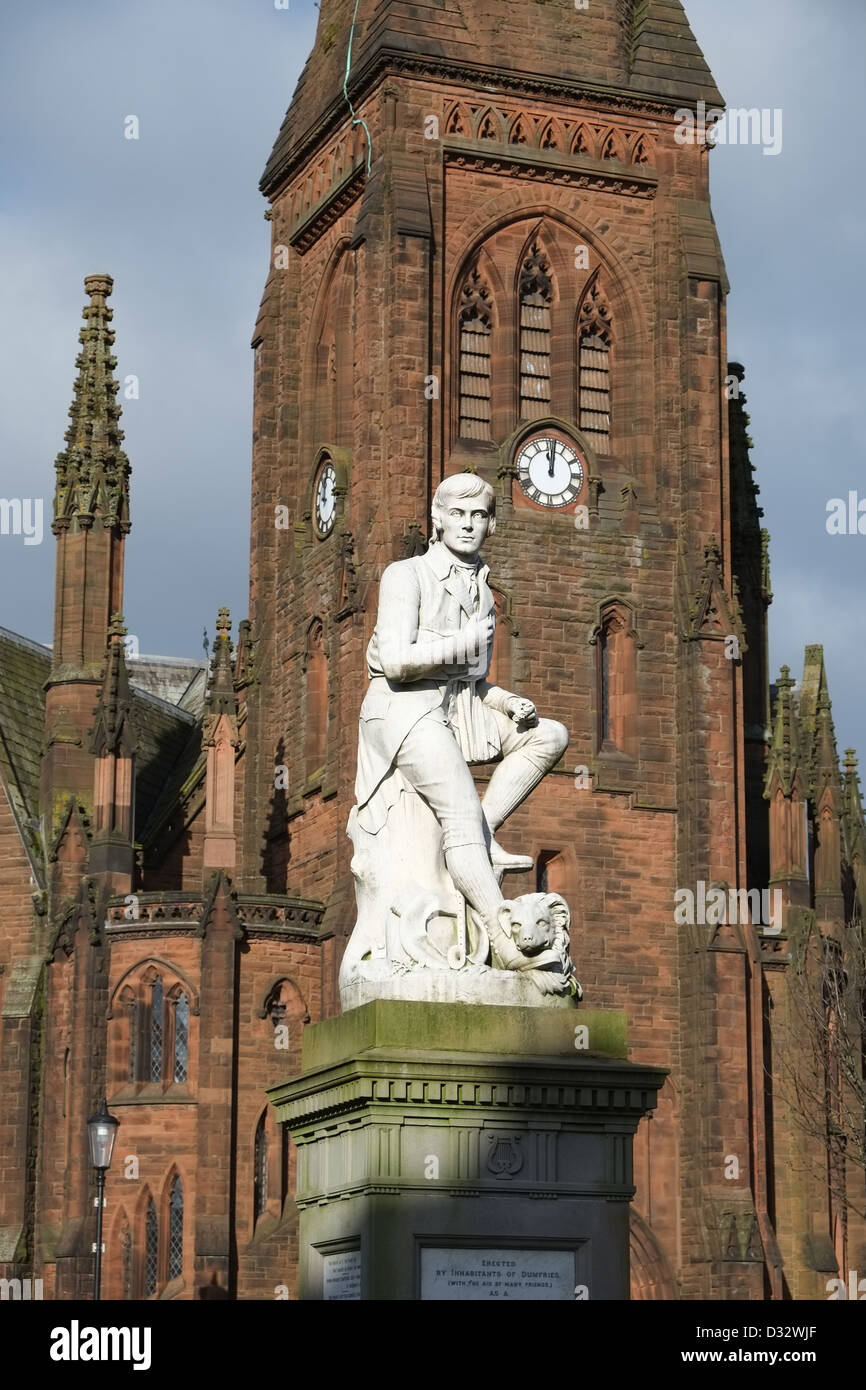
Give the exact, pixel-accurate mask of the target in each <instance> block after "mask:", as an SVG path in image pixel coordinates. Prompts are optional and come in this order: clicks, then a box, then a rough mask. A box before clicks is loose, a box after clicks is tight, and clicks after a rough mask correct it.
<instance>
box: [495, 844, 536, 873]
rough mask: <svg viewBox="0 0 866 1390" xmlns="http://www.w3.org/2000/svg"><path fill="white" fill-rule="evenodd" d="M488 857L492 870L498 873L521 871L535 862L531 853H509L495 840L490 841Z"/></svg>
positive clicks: (529, 867)
mask: <svg viewBox="0 0 866 1390" xmlns="http://www.w3.org/2000/svg"><path fill="white" fill-rule="evenodd" d="M490 859H491V861H492V864H493V872H494V873H500V874H517V873H522V872H524V871H525V870H526V869H531V868H532V866H533V864H534V863H535V860H534V859H533V857H532V855H531V854H509V853H508V850H506V849H503V848H502V846H501V845H500V844H498V843H497V841H496V840H491V841H490Z"/></svg>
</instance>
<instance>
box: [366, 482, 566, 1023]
mask: <svg viewBox="0 0 866 1390" xmlns="http://www.w3.org/2000/svg"><path fill="white" fill-rule="evenodd" d="M432 517H433V533H434V537H433V540H432V541H431V543H430V546H429V548H428V550H427V551H426V553H425V554H424V555H419V556H414V557H412V558H411V559H408V560H400V561H398V562H397V563H396V564H392V565H389V566H388V567H387V569H386V570H385V572H384V573H383V575H382V579H381V583H380V588H379V612H378V621H377V624H376V630H375V632H374V634H373V637H372V640H371V642H370V644H369V647H368V648H367V665H368V671H369V676H370V685H369V688H368V690H367V694H366V696H365V698H364V702H363V704H362V706H361V717H360V729H359V738H358V775H357V779H356V783H355V798H356V805H355V806H354V807H353V809H352V813H351V815H350V817H349V825H348V833H349V836H350V837H351V840H352V843H353V845H354V851H355V852H354V856H353V859H352V872H353V874H354V877H355V895H356V900H357V906H358V917H357V922H356V925H355V929H354V931H353V933H352V936H351V939H350V941H349V943H348V945H347V948H346V953H345V956H344V958H343V963H342V968H341V972H340V992H341V997H342V1002H343V1007H344V1008H351V1007H353V1006H355V1005H357V1004H361V1003H364V1002H366V1001H367V1000H369V999H373V998H381V997H388V998H410V999H438V1000H455V999H456V1000H466V1001H467V1002H483V1003H522V1004H538V1003H559V1004H563V1005H569V1006H571V1005H573V1004H574V1002H575V1000H576V999H578V998H580V994H581V991H580V986H579V985H578V983H577V981H576V980H575V978H574V968H573V965H572V962H571V958H570V954H569V937H568V927H569V910H568V907H567V905H566V903H565V901H564V900H563V899H562V898H561V897H560V896H559V895H558V894H553V893H547V894H540V893H530V894H525V895H523V896H522V897H519V898H516V899H514V900H511V901H507V900H506V899H505V898H504V896H503V893H502V889H501V886H500V885H501V882H502V878H503V875H504V874H505V873H507V872H509V871H516V870H519V869H528V868H531V867H532V862H533V861H532V858H531V857H529V856H523V855H515V854H509V853H507V852H506V850H504V849H503V848H502V846H501V845H500V844H499V843H498V842H497V840H496V839H495V838H494V837H495V835H496V832H497V831H498V830H499V828H500V826H501V825H502V824H503V823H504V821H505V820H506V819H507V817H508V816H510V815H511V813H512V811H514V810H515V809H516V808H517V807H518V806H519V805H520V804H521V802H522V801H524V800H525V798H526V797H527V796H528V795H529V793H530V792H531V791H532V790H533V788H534V787H536V786H537V785H538V783H539V782H540V781H541V779H542V778H543V777H544V776H545V774H546V773H547V772H549V771H550V769H551V768H552V767H553V766H554V764H555V763H556V762H557V761H558V760H559V758H560V757H561V756H562V754H563V753H564V751H565V749H566V747H567V744H568V733H567V731H566V729H565V728H564V727H563V725H562V724H558V723H556V722H555V721H554V720H550V719H540V718H539V717H538V714H537V712H536V709H535V705H534V704H533V703H532V701H531V700H527V699H524V698H523V697H522V696H520V695H513V694H511V693H509V691H507V690H502V689H500V687H499V686H495V685H490V684H489V683H488V681H487V679H486V677H487V673H488V670H489V667H490V655H491V652H492V645H493V632H494V627H495V623H496V618H495V613H494V605H493V596H492V594H491V592H490V588H489V587H488V584H487V576H488V573H489V571H488V567H487V566H486V565H485V564H484V563H483V561H482V559H481V555H480V550H481V546H482V545H483V543H484V541H485V539H486V537H487V536H488V535H490V534H491V533H492V532H493V530H494V528H495V525H496V521H495V496H494V492H493V489H492V488H491V487H490V485H489V484H488V483H486V482H484V481H483V479H481V478H479V477H477V476H476V475H475V474H473V473H461V474H457V475H455V476H453V477H450V478H447V479H446V480H445V481H444V482H443V483H442V484H441V485H440V486H439V488H438V489H437V491H436V495H435V497H434V499H433V507H432ZM490 762H496V763H497V764H498V765H497V767H496V769H495V771H494V773H493V775H492V777H491V778H490V782H489V783H488V786H487V790H486V791H485V793H484V796H483V798H481V799H479V796H478V792H477V790H476V788H475V783H474V781H473V778H472V773H471V772H470V765H471V764H473V763H490Z"/></svg>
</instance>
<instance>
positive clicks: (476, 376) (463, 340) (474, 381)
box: [459, 269, 493, 439]
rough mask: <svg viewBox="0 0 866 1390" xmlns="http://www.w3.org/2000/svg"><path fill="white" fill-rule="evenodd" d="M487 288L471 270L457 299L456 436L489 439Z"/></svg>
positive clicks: (490, 323) (489, 320) (489, 319)
mask: <svg viewBox="0 0 866 1390" xmlns="http://www.w3.org/2000/svg"><path fill="white" fill-rule="evenodd" d="M492 326H493V315H492V308H491V299H490V290H489V288H488V286H487V285H486V284H485V282H484V280H483V279H482V277H481V275H479V273H478V271H477V269H476V270H472V271H471V272H470V274H469V276H468V277H467V280H466V283H465V284H464V286H463V293H462V295H461V298H460V429H459V433H460V437H461V438H462V439H489V438H490V334H491V329H492Z"/></svg>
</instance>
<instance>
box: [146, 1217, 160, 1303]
mask: <svg viewBox="0 0 866 1390" xmlns="http://www.w3.org/2000/svg"><path fill="white" fill-rule="evenodd" d="M158 1283H159V1222H158V1221H157V1216H156V1203H155V1202H154V1200H153V1198H152V1197H148V1199H147V1211H146V1213H145V1218H144V1296H145V1298H152V1297H153V1295H154V1294H155V1293H156V1289H157V1284H158Z"/></svg>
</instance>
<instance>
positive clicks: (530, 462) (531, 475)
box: [514, 431, 586, 508]
mask: <svg viewBox="0 0 866 1390" xmlns="http://www.w3.org/2000/svg"><path fill="white" fill-rule="evenodd" d="M514 462H515V466H516V468H517V477H518V480H519V482H520V486H521V488H522V489H523V493H524V495H525V496H526V497H528V498H529V499H530V501H532V502H535V503H536V504H537V505H538V506H540V507H557V508H559V507H568V506H570V505H571V504H572V502H574V501H575V500H576V498H577V496H578V494H579V493H580V490H581V488H582V487H583V480H584V478H585V477H586V463H585V461H584V460H583V459H582V458H581V456H580V454H579V453H578V451H577V449H576V448H575V446H574V445H573V444H571V443H569V441H568V440H567V439H565V438H564V437H563V436H562V435H556V434H552V433H550V431H545V432H543V433H539V434H533V435H531V436H530V437H529V439H525V440H524V441H523V443H522V444H521V445H520V448H519V449H518V451H517V455H516V458H515V461H514Z"/></svg>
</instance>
